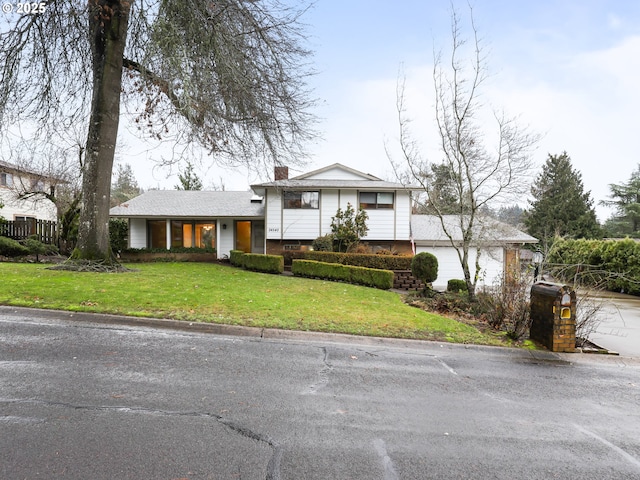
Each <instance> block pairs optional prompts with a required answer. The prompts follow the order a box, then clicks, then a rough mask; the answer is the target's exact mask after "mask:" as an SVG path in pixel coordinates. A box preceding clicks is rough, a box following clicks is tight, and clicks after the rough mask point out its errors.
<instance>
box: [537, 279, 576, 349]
mask: <svg viewBox="0 0 640 480" xmlns="http://www.w3.org/2000/svg"><path fill="white" fill-rule="evenodd" d="M563 299H564V301H563ZM567 300H568V301H567ZM530 337H531V339H532V340H535V341H537V342H539V343H541V344H542V345H544V346H545V347H547V348H548V349H549V350H551V351H552V352H575V351H576V294H575V292H574V291H573V290H572V289H571V288H570V287H568V286H566V285H560V284H552V283H542V282H539V283H536V284H535V285H534V286H533V287H531V330H530Z"/></svg>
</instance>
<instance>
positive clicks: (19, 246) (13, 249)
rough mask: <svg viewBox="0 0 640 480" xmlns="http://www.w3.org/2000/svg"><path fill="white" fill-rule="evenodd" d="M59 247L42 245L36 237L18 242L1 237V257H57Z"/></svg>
mask: <svg viewBox="0 0 640 480" xmlns="http://www.w3.org/2000/svg"><path fill="white" fill-rule="evenodd" d="M57 253H58V247H56V246H55V245H48V244H46V243H42V242H41V241H40V240H38V239H37V238H35V237H30V238H27V239H26V240H22V241H21V242H18V241H17V240H13V239H11V238H7V237H0V256H3V257H24V256H26V255H36V256H38V255H55V254H57Z"/></svg>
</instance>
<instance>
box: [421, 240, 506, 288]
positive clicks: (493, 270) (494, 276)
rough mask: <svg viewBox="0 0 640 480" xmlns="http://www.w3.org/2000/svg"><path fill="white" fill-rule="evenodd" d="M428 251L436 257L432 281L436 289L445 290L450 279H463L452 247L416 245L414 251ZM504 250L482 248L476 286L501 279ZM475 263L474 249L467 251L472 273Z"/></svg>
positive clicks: (456, 255)
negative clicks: (435, 272) (436, 261)
mask: <svg viewBox="0 0 640 480" xmlns="http://www.w3.org/2000/svg"><path fill="white" fill-rule="evenodd" d="M421 252H428V253H431V254H433V255H435V257H436V258H437V259H438V278H437V279H436V281H435V282H433V288H435V289H436V290H445V289H446V288H447V282H448V281H449V280H451V279H459V280H463V279H464V274H463V273H462V266H461V265H460V260H459V259H458V254H457V252H456V250H455V249H454V248H453V247H421V246H416V253H421ZM503 258H504V252H503V249H502V248H492V249H488V250H483V251H482V254H481V255H480V268H481V271H480V278H479V279H478V286H479V287H482V286H483V285H487V286H491V285H494V284H495V283H496V282H499V281H500V280H501V279H502V264H503ZM475 263H476V251H475V249H474V250H472V251H470V252H469V269H470V270H471V274H472V275H473V270H474V268H475Z"/></svg>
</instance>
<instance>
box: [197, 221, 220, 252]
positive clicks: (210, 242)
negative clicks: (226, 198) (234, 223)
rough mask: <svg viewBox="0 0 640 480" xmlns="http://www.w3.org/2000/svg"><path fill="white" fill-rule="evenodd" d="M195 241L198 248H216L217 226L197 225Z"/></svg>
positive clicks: (208, 224) (211, 224)
mask: <svg viewBox="0 0 640 480" xmlns="http://www.w3.org/2000/svg"><path fill="white" fill-rule="evenodd" d="M195 227H196V228H195V241H196V245H195V246H196V247H198V248H215V246H216V226H215V224H213V223H196V225H195Z"/></svg>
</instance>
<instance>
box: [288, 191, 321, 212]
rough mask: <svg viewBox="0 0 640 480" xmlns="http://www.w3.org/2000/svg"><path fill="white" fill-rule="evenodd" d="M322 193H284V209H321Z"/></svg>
mask: <svg viewBox="0 0 640 480" xmlns="http://www.w3.org/2000/svg"><path fill="white" fill-rule="evenodd" d="M319 199H320V192H295V191H286V192H284V208H315V209H317V208H319V205H320V202H319Z"/></svg>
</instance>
